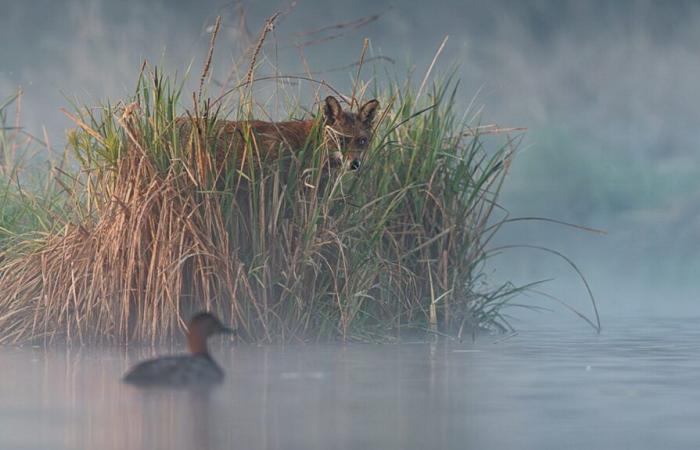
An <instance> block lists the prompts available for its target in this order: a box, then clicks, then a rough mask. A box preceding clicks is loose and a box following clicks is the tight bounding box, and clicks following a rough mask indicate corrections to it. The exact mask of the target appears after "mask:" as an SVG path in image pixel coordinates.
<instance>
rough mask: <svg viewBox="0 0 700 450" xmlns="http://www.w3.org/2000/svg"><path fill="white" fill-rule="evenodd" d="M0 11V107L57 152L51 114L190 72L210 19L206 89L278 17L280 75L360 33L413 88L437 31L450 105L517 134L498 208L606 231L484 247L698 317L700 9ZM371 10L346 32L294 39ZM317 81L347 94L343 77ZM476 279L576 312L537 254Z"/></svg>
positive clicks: (575, 285)
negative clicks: (17, 100)
mask: <svg viewBox="0 0 700 450" xmlns="http://www.w3.org/2000/svg"><path fill="white" fill-rule="evenodd" d="M0 9H1V10H2V14H1V15H0V42H2V45H0V99H2V98H5V97H7V96H9V95H11V94H12V93H13V92H15V91H16V90H17V89H18V88H20V87H21V89H22V90H23V93H24V95H23V102H22V121H23V123H24V125H25V126H26V127H27V130H28V131H30V132H32V133H35V134H37V135H43V131H42V129H43V127H45V128H46V131H47V135H48V136H49V138H50V141H51V145H52V146H53V147H55V148H61V147H62V145H63V144H64V142H65V137H64V130H65V128H66V127H68V126H70V122H69V121H68V119H67V118H66V117H65V116H64V115H63V114H62V113H61V112H60V108H62V107H65V108H68V109H70V108H71V107H72V106H71V103H72V102H78V103H79V104H96V103H98V102H99V101H103V100H106V99H112V100H114V99H120V98H124V97H126V96H128V95H129V94H130V93H131V92H132V90H133V87H134V85H135V82H136V78H137V76H138V71H139V68H140V66H141V62H142V61H143V60H144V59H148V60H149V61H152V62H154V63H159V64H161V65H162V66H164V67H165V68H166V69H167V70H168V71H170V72H171V73H174V72H177V73H179V74H182V73H184V72H185V71H186V70H187V68H188V67H189V66H190V65H192V67H194V69H193V71H194V72H195V73H198V72H199V67H201V64H202V60H203V58H204V55H205V54H206V48H207V46H208V42H209V39H210V33H209V30H211V26H212V25H213V23H214V21H215V17H216V16H217V15H219V14H220V15H222V17H223V28H222V31H221V33H220V36H219V41H218V47H217V49H216V53H215V60H214V63H215V64H214V66H215V69H214V77H215V78H217V77H225V74H226V73H227V72H228V70H229V69H230V66H231V61H232V60H233V58H234V55H236V54H238V52H239V51H240V49H241V48H242V47H244V46H245V45H246V44H247V43H249V42H250V39H255V36H257V34H258V32H259V29H260V27H261V25H262V23H263V22H264V19H265V18H266V17H268V16H269V15H271V14H272V13H274V12H275V11H283V13H284V14H283V15H282V16H281V17H280V19H279V20H278V23H277V26H276V28H275V30H274V31H273V33H272V36H271V37H270V40H269V42H270V44H269V45H267V46H266V47H265V50H264V55H265V57H266V58H268V59H269V60H274V61H276V66H277V70H279V71H280V72H283V73H298V72H300V71H303V68H304V67H303V64H302V63H301V59H300V55H299V53H298V51H297V50H296V49H295V44H296V43H300V42H301V43H304V42H306V43H308V42H309V41H313V40H316V39H319V38H322V37H326V38H332V37H333V36H335V35H337V34H341V36H339V37H337V38H332V39H328V40H325V41H322V42H319V43H312V44H309V45H306V46H305V47H304V58H305V59H306V61H307V63H308V65H309V67H311V68H312V69H314V70H315V69H317V70H325V69H329V68H335V67H339V66H343V65H345V64H349V63H352V62H354V61H356V60H357V58H358V57H359V54H360V51H361V48H362V42H363V38H368V39H369V42H370V54H371V55H373V56H385V57H388V58H391V59H392V61H393V63H390V62H388V61H384V62H378V63H377V67H378V68H380V69H381V70H384V69H386V70H388V71H390V73H395V74H398V76H403V75H404V74H406V73H407V72H409V71H412V72H413V73H414V74H416V76H417V77H418V78H420V76H422V74H423V73H424V72H425V70H426V69H427V67H428V66H429V64H430V62H431V60H432V58H433V56H434V54H435V51H436V49H437V48H438V47H439V46H440V44H441V42H442V41H443V39H444V38H445V37H448V40H447V42H446V44H445V47H444V50H443V52H442V53H441V55H440V58H439V59H438V62H437V69H436V70H437V71H445V70H447V69H448V68H450V67H454V66H455V65H457V66H458V69H457V74H458V76H459V78H460V79H461V91H460V103H461V105H462V107H463V108H467V107H468V106H469V105H470V104H471V105H473V106H472V110H473V111H474V110H480V111H481V116H480V117H481V119H480V120H481V122H482V123H497V124H499V125H501V126H517V127H527V129H528V132H527V134H526V136H525V137H524V139H523V143H522V146H521V148H520V152H519V154H518V156H517V158H516V161H515V164H514V165H513V168H512V171H511V176H510V179H509V180H508V183H507V184H506V189H505V192H504V195H503V197H502V203H503V206H504V207H506V208H507V209H508V210H509V211H510V213H511V215H512V216H514V217H516V216H526V217H530V216H538V217H549V218H553V219H557V220H563V221H567V222H572V223H576V224H580V225H586V226H590V227H595V228H599V229H603V230H605V231H606V232H607V234H605V235H598V234H594V233H586V232H582V231H580V230H574V229H568V228H565V227H561V226H556V225H552V224H547V223H543V222H537V221H531V222H519V223H517V224H512V225H510V226H508V227H506V228H505V229H504V230H503V233H502V234H501V236H500V238H499V243H520V244H523V243H524V244H535V245H543V246H547V247H549V248H553V249H556V250H557V251H561V252H562V253H563V254H565V255H566V256H567V257H569V258H571V259H572V260H573V261H575V262H576V263H577V265H578V267H579V268H580V269H581V271H582V272H583V273H584V274H586V276H587V278H588V280H589V282H590V284H591V287H592V288H593V290H594V292H595V293H596V296H597V297H598V300H599V303H600V306H601V310H602V312H603V313H607V314H609V315H616V314H636V313H642V314H648V313H651V314H659V315H662V314H686V315H687V314H698V313H700V305H698V304H697V303H698V302H697V301H696V300H697V299H696V297H697V292H698V288H700V281H699V280H698V278H699V277H697V275H696V274H697V273H698V270H700V264H698V254H699V252H698V250H700V207H698V205H700V182H699V181H698V180H700V178H699V177H698V176H697V175H698V174H699V172H700V170H699V169H698V168H699V167H700V164H699V163H700V152H698V142H700V141H699V140H698V125H697V124H698V123H700V108H697V105H698V104H700V101H698V100H700V99H699V98H698V97H699V96H700V90H698V89H697V76H698V73H700V26H698V24H699V23H700V3H697V2H693V1H674V2H655V1H650V0H648V1H641V0H640V1H631V0H620V1H615V2H609V1H587V2H577V1H554V0H548V1H544V0H535V1H528V2H522V1H507V0H495V1H456V0H442V1H440V0H435V1H430V2H420V1H414V0H408V1H395V2H384V1H377V0H375V1H368V0H359V1H352V2H349V1H333V0H324V1H318V0H310V1H301V0H300V1H297V2H273V1H256V2H253V1H249V2H221V1H211V0H205V1H199V2H192V1H179V0H177V1H166V0H149V1H146V0H141V1H139V0H123V1H119V2H115V1H107V0H93V1H87V0H60V1H59V0H44V1H32V2H20V1H10V0H0ZM241 11H244V12H245V16H244V22H245V25H246V27H247V29H248V30H250V33H249V34H248V33H244V32H241V27H240V26H239V25H240V24H241V23H242V22H241V20H242V16H241ZM375 14H377V15H379V17H378V18H377V19H376V20H373V21H370V22H369V23H367V24H366V25H364V26H361V27H357V28H353V27H352V26H350V27H345V28H334V29H331V30H329V31H327V32H325V33H320V34H319V33H317V34H304V33H305V32H307V31H311V30H317V29H320V28H323V27H328V26H333V25H336V24H339V23H347V22H352V21H355V20H357V19H361V18H363V17H368V16H371V15H375ZM262 70H263V71H265V70H267V71H270V70H272V69H271V68H270V65H263V69H262ZM320 76H321V77H322V78H323V79H325V80H327V81H329V82H331V83H332V84H333V85H334V86H336V87H338V88H339V89H341V90H344V91H349V90H350V88H351V77H352V75H351V72H350V71H347V70H346V71H335V72H328V73H324V74H321V75H320ZM367 76H368V78H371V74H368V75H367ZM309 106H310V105H309ZM488 270H490V271H492V272H493V276H494V277H496V278H498V277H502V278H504V279H510V278H513V279H515V280H521V281H522V282H526V281H528V280H530V281H531V280H533V279H545V278H547V279H548V278H555V280H554V281H553V282H551V283H549V286H548V289H549V290H550V292H552V293H554V294H555V295H557V296H559V297H561V298H564V299H566V300H567V301H569V302H571V303H572V304H574V305H576V306H577V307H580V308H581V309H585V308H586V303H585V291H584V290H583V288H582V285H581V284H580V282H579V280H578V279H577V277H576V274H575V272H573V271H572V270H571V267H570V266H568V264H567V263H566V262H565V261H563V260H561V259H559V258H557V257H553V256H552V255H548V254H544V253H542V252H537V251H533V250H515V251H512V252H509V253H507V254H504V255H501V256H499V257H498V259H496V260H494V263H493V264H492V266H490V267H489V268H488ZM533 301H541V299H540V300H534V299H533ZM546 317H550V318H551V316H546Z"/></svg>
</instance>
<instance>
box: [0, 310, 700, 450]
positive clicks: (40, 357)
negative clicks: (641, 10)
mask: <svg viewBox="0 0 700 450" xmlns="http://www.w3.org/2000/svg"><path fill="white" fill-rule="evenodd" d="M698 342H700V330H699V329H698V327H697V319H696V318H693V319H655V320H651V319H635V320H621V321H615V322H614V323H611V324H610V325H609V326H608V327H607V329H606V330H605V331H604V332H603V333H602V334H601V335H600V336H597V335H595V333H593V332H592V331H590V330H586V329H583V328H580V329H574V330H571V329H563V328H562V327H558V328H552V327H546V326H545V327H542V326H539V327H537V329H532V330H522V331H521V332H519V333H518V334H517V335H515V336H510V337H504V336H482V337H480V338H478V339H477V341H476V342H471V341H470V342H464V343H458V342H450V343H445V342H442V343H436V344H426V343H415V344H411V343H404V344H401V345H360V344H352V345H308V346H288V347H274V346H273V347H254V346H247V345H233V344H232V343H229V342H219V343H217V345H215V349H214V352H213V353H214V355H215V357H216V358H217V359H218V361H220V363H221V365H222V366H223V367H224V368H225V370H226V373H227V376H226V379H225V381H224V383H223V384H222V385H221V386H219V387H216V388H213V389H211V390H210V391H188V390H168V389H140V388H135V387H132V386H128V385H125V384H123V383H121V382H120V376H121V374H122V373H123V372H124V371H125V370H126V369H127V367H129V366H130V365H131V364H133V363H134V362H135V361H137V360H139V359H141V358H144V357H149V356H152V355H153V354H155V353H159V352H167V351H170V349H159V350H155V349H151V348H148V349H145V348H138V349H137V348H131V349H130V350H128V351H126V350H125V349H123V348H101V349H92V350H90V349H88V348H75V347H73V348H56V347H53V348H48V349H45V348H42V347H2V348H0V367H2V377H1V378H0V448H1V449H46V448H51V449H83V448H86V449H98V448H99V449H126V448H128V449H201V450H204V449H218V448H239V449H305V450H309V449H319V450H320V449H324V450H325V449H368V448H376V449H403V450H405V449H456V448H473V449H561V448H566V449H591V448H595V449H625V448H630V449H660V448H664V449H675V448H694V447H695V446H696V444H697V443H698V442H699V441H700V429H698V427H697V423H698V419H700V409H699V408H698V406H697V405H698V402H699V401H700V378H699V377H698V373H700V346H699V345H698Z"/></svg>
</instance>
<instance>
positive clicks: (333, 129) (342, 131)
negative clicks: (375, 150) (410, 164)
mask: <svg viewBox="0 0 700 450" xmlns="http://www.w3.org/2000/svg"><path fill="white" fill-rule="evenodd" d="M378 108H379V102H378V101H377V100H370V101H368V102H367V103H365V104H364V105H362V106H361V107H360V109H359V111H358V112H357V113H353V112H347V111H343V109H342V108H341V106H340V103H339V102H338V100H336V98H335V97H333V96H328V97H326V100H325V102H324V105H323V119H324V125H325V126H324V128H325V130H326V132H325V136H326V137H327V141H328V146H329V150H330V152H331V157H330V160H331V165H332V166H336V167H338V166H342V165H344V164H348V167H349V168H350V169H352V170H358V169H359V168H360V165H361V164H362V156H363V153H364V151H365V150H367V148H369V143H370V141H371V140H372V134H373V128H372V124H373V122H374V118H375V117H376V115H377V109H378Z"/></svg>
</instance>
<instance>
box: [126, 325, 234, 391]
mask: <svg viewBox="0 0 700 450" xmlns="http://www.w3.org/2000/svg"><path fill="white" fill-rule="evenodd" d="M235 333H236V330H233V329H231V328H228V327H226V326H224V325H223V324H222V323H221V322H220V321H219V319H217V318H216V317H215V316H213V315H212V314H210V313H207V312H200V313H198V314H196V315H195V316H194V317H192V319H190V322H189V324H188V326H187V344H188V347H189V349H190V354H189V355H174V356H164V357H160V358H155V359H149V360H147V361H143V362H140V363H139V364H137V365H136V366H134V367H132V368H131V369H130V370H129V371H128V372H127V373H126V375H124V378H123V381H124V382H125V383H129V384H133V385H138V386H171V387H186V386H196V385H211V384H216V383H220V382H221V381H222V380H223V379H224V371H223V370H221V367H219V365H218V364H217V363H216V361H214V359H213V358H212V357H211V355H209V350H208V349H207V338H209V337H210V336H213V335H215V334H235Z"/></svg>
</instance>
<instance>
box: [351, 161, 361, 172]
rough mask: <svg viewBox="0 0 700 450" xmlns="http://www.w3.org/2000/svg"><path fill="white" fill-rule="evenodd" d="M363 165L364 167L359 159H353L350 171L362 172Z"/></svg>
mask: <svg viewBox="0 0 700 450" xmlns="http://www.w3.org/2000/svg"><path fill="white" fill-rule="evenodd" d="M361 165H362V163H361V162H360V160H359V159H353V160H352V161H351V162H350V170H360V166H361Z"/></svg>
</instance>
